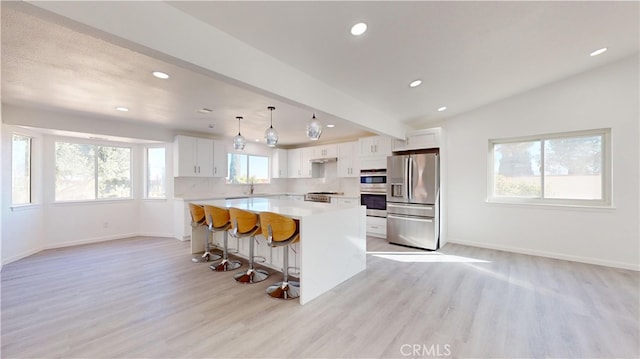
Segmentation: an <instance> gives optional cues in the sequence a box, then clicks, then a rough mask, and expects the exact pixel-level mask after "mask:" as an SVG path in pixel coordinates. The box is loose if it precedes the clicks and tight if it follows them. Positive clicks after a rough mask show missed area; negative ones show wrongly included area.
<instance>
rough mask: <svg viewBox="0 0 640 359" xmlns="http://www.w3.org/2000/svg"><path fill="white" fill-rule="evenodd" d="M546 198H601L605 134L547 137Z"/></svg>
mask: <svg viewBox="0 0 640 359" xmlns="http://www.w3.org/2000/svg"><path fill="white" fill-rule="evenodd" d="M544 153H545V166H544V190H545V191H544V192H545V197H546V198H569V199H601V198H602V136H587V137H573V138H558V139H551V140H547V141H545V146H544Z"/></svg>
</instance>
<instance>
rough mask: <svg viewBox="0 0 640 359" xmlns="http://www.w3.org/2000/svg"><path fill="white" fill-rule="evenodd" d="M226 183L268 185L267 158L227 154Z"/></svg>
mask: <svg viewBox="0 0 640 359" xmlns="http://www.w3.org/2000/svg"><path fill="white" fill-rule="evenodd" d="M227 159H228V161H227V164H228V171H227V183H228V184H247V183H269V158H268V157H265V156H254V155H246V154H239V153H229V154H227Z"/></svg>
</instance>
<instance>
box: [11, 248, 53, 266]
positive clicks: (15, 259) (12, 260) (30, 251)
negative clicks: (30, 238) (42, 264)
mask: <svg viewBox="0 0 640 359" xmlns="http://www.w3.org/2000/svg"><path fill="white" fill-rule="evenodd" d="M43 249H44V248H36V249H32V250H29V251H26V252H23V253H20V254H16V255H15V256H11V257H9V258H4V259H3V260H2V267H3V268H4V266H5V265H7V264H9V263H12V262H15V261H17V260H20V259H22V258H26V257H28V256H32V255H34V254H36V253H38V252H41V251H42V250H43Z"/></svg>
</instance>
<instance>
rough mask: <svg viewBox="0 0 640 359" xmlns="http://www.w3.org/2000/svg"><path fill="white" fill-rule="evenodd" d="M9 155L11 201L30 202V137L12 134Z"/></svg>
mask: <svg viewBox="0 0 640 359" xmlns="http://www.w3.org/2000/svg"><path fill="white" fill-rule="evenodd" d="M11 156H12V157H11V203H12V204H27V203H31V138H30V137H26V136H21V135H17V134H13V140H12V145H11Z"/></svg>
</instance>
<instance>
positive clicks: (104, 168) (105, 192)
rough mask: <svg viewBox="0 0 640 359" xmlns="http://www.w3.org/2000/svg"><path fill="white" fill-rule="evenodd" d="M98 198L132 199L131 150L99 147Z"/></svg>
mask: <svg viewBox="0 0 640 359" xmlns="http://www.w3.org/2000/svg"><path fill="white" fill-rule="evenodd" d="M97 154H98V156H97V161H98V198H127V197H131V149H129V148H123V147H105V146H99V147H98V149H97Z"/></svg>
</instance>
